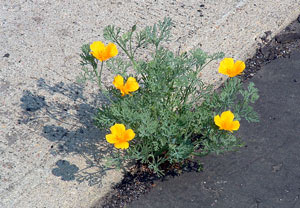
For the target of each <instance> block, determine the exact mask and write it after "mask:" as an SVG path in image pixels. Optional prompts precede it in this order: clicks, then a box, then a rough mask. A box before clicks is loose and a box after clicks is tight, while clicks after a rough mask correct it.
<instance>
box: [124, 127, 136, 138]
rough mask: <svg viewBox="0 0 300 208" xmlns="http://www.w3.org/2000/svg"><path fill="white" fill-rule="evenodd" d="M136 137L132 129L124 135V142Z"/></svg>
mask: <svg viewBox="0 0 300 208" xmlns="http://www.w3.org/2000/svg"><path fill="white" fill-rule="evenodd" d="M134 137H135V133H134V132H133V130H132V129H127V130H126V131H125V133H124V141H130V140H132V139H133V138H134Z"/></svg>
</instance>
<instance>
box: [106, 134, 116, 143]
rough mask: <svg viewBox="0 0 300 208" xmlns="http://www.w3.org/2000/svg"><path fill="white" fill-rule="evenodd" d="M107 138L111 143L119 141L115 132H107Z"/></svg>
mask: <svg viewBox="0 0 300 208" xmlns="http://www.w3.org/2000/svg"><path fill="white" fill-rule="evenodd" d="M105 138H106V141H107V142H108V143H111V144H114V143H116V142H118V139H117V137H116V135H114V134H107V135H106V136H105Z"/></svg>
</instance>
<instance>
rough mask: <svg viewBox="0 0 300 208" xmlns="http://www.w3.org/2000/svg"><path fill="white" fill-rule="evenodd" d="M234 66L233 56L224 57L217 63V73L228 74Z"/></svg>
mask: <svg viewBox="0 0 300 208" xmlns="http://www.w3.org/2000/svg"><path fill="white" fill-rule="evenodd" d="M233 66H234V60H233V58H224V59H223V60H222V61H221V62H220V65H219V73H221V74H225V75H229V74H228V71H229V70H230V69H232V68H233Z"/></svg>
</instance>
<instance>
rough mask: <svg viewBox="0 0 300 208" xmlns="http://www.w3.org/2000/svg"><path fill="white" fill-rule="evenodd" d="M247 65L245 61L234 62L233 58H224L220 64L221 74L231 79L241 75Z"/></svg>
mask: <svg viewBox="0 0 300 208" xmlns="http://www.w3.org/2000/svg"><path fill="white" fill-rule="evenodd" d="M245 67H246V65H245V63H244V62H243V61H236V62H234V60H233V58H224V59H223V60H222V61H221V62H220V66H219V73H221V74H225V75H227V76H229V77H235V76H237V75H239V74H241V73H242V72H243V71H244V69H245Z"/></svg>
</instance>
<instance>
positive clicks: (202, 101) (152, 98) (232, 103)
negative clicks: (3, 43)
mask: <svg viewBox="0 0 300 208" xmlns="http://www.w3.org/2000/svg"><path fill="white" fill-rule="evenodd" d="M171 28H172V21H171V19H169V18H165V19H164V21H162V22H159V24H157V25H154V26H152V27H146V28H145V29H144V30H141V31H139V32H137V31H136V29H137V28H136V26H133V27H132V28H131V30H129V31H128V32H125V33H122V30H121V29H120V28H116V27H114V26H108V27H106V28H105V30H104V37H105V39H107V40H110V41H113V42H114V43H116V44H117V45H118V47H119V48H121V49H122V50H123V52H124V53H125V54H126V55H127V56H128V60H123V59H121V58H114V59H111V60H109V61H107V63H106V67H107V68H108V69H109V70H110V71H111V72H112V73H113V74H115V75H117V74H121V75H122V76H124V79H125V80H126V79H127V78H128V77H129V76H135V77H136V78H137V81H138V83H139V85H140V88H139V90H138V91H136V92H133V93H132V96H131V95H126V96H121V93H120V91H119V90H117V89H115V88H114V87H113V86H107V87H106V89H105V90H103V93H104V94H105V95H106V96H107V97H108V98H109V100H110V102H109V103H106V104H103V106H101V108H100V109H99V112H98V114H97V115H96V117H95V123H96V125H97V126H98V127H99V128H101V129H103V130H106V131H108V130H109V128H110V127H111V126H113V125H114V124H116V123H122V124H124V125H125V126H126V128H131V129H133V131H134V132H135V133H136V137H135V138H134V140H132V141H130V147H129V148H128V149H127V150H125V154H124V150H123V151H120V152H117V154H116V155H115V156H116V157H120V158H122V159H124V160H126V159H131V160H139V161H141V162H142V163H145V164H147V165H148V167H149V168H151V169H153V170H154V171H155V172H156V173H158V174H159V175H160V174H163V171H162V170H161V164H163V163H166V162H168V163H169V164H173V163H180V162H183V161H184V160H186V159H188V158H190V157H191V156H192V155H205V154H208V153H210V152H216V153H220V152H223V151H228V150H232V149H235V148H236V147H238V146H240V145H241V142H240V140H239V139H237V138H236V137H235V136H234V135H233V134H232V133H230V132H228V131H221V130H219V129H218V127H217V126H216V125H215V124H214V116H215V115H216V114H220V113H221V112H223V111H226V110H231V111H232V112H233V113H234V114H235V117H236V118H237V119H238V120H240V119H241V118H245V119H246V120H248V121H252V122H253V121H258V116H257V114H256V113H255V112H254V111H253V108H252V107H251V106H249V104H250V103H254V102H255V101H256V100H257V99H258V93H257V89H256V88H255V87H254V84H253V83H250V84H249V86H248V88H247V89H243V85H242V82H241V81H240V79H238V78H231V79H229V80H227V81H226V82H225V84H224V86H223V87H221V88H220V89H219V90H217V91H214V90H213V88H212V86H208V85H204V84H203V82H202V81H201V79H200V78H199V76H198V75H199V72H200V71H201V70H202V69H203V67H204V66H205V65H206V64H207V63H209V62H211V61H213V60H216V59H220V58H222V57H223V56H224V54H223V53H217V54H214V55H211V56H210V55H208V54H206V53H204V52H203V51H202V50H200V49H196V50H193V51H191V52H185V53H182V54H180V55H175V54H174V53H172V52H171V51H169V50H167V49H166V48H163V47H162V46H161V42H163V41H168V40H169V38H170V30H171ZM146 47H147V48H152V49H153V53H152V54H151V58H150V59H149V60H137V59H136V58H135V54H136V52H137V51H138V50H140V49H143V48H146ZM82 49H83V54H82V55H81V57H82V59H83V62H82V65H83V66H84V74H86V75H91V74H93V71H89V70H88V69H87V68H86V65H88V64H90V65H91V66H92V67H93V69H95V68H97V63H96V61H95V59H94V58H91V56H90V54H89V49H88V48H87V46H84V47H83V48H82ZM129 68H131V69H133V70H134V75H130V74H128V72H127V70H128V69H129ZM99 87H100V88H101V86H99ZM121 155H122V156H121ZM120 158H119V159H120ZM119 159H118V160H115V161H122V160H119Z"/></svg>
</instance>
